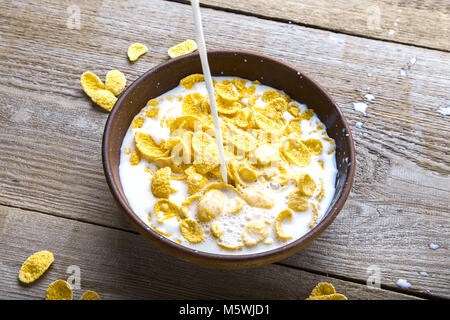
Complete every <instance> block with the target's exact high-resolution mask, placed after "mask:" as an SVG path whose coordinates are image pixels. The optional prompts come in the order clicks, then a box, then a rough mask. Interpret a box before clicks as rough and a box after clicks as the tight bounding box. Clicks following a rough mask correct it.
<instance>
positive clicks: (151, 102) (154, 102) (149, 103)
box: [146, 98, 162, 107]
mask: <svg viewBox="0 0 450 320" xmlns="http://www.w3.org/2000/svg"><path fill="white" fill-rule="evenodd" d="M161 100H162V98H159V99H150V100H148V101H147V104H146V106H148V107H157V106H158V105H159V103H160V102H161Z"/></svg>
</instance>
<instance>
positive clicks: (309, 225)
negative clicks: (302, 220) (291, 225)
mask: <svg viewBox="0 0 450 320" xmlns="http://www.w3.org/2000/svg"><path fill="white" fill-rule="evenodd" d="M311 204H312V207H313V218H312V219H311V222H310V223H309V224H308V228H312V227H314V225H315V224H316V222H317V218H318V216H319V210H317V206H316V204H315V203H314V202H312V203H311Z"/></svg>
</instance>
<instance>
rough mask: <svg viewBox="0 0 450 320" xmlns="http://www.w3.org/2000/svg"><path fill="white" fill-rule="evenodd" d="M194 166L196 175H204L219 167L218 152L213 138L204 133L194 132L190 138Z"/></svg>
mask: <svg viewBox="0 0 450 320" xmlns="http://www.w3.org/2000/svg"><path fill="white" fill-rule="evenodd" d="M192 148H193V149H194V166H195V169H196V170H197V172H198V173H201V174H205V173H207V172H210V171H211V170H213V169H214V168H216V167H218V166H219V150H218V147H217V143H216V141H215V139H214V138H213V137H211V136H210V135H209V134H207V133H204V132H195V133H194V135H193V137H192Z"/></svg>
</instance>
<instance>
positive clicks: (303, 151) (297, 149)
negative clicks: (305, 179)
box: [281, 138, 312, 167]
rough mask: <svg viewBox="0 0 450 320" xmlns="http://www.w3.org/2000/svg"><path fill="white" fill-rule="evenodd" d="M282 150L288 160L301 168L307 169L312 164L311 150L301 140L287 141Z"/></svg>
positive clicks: (292, 139)
mask: <svg viewBox="0 0 450 320" xmlns="http://www.w3.org/2000/svg"><path fill="white" fill-rule="evenodd" d="M281 150H282V152H283V153H284V155H285V156H286V158H288V159H289V160H290V161H291V162H292V163H294V164H295V165H297V166H299V167H306V166H307V165H309V164H310V163H311V160H312V159H311V155H312V154H311V150H310V149H309V148H308V147H307V146H306V145H305V144H304V143H303V142H302V141H300V140H299V139H295V138H288V139H286V140H285V141H284V142H283V145H282V148H281Z"/></svg>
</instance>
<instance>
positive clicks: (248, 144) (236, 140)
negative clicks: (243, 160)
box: [222, 123, 258, 152]
mask: <svg viewBox="0 0 450 320" xmlns="http://www.w3.org/2000/svg"><path fill="white" fill-rule="evenodd" d="M222 135H223V139H224V140H225V141H227V142H230V143H231V144H233V145H234V146H235V147H236V148H238V149H239V150H242V151H244V152H251V151H253V150H255V149H256V147H257V146H258V141H257V140H256V138H255V137H254V136H252V135H251V134H250V133H248V132H247V131H245V130H242V129H239V128H238V127H236V126H234V125H232V124H230V123H229V124H227V126H226V130H222Z"/></svg>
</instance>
